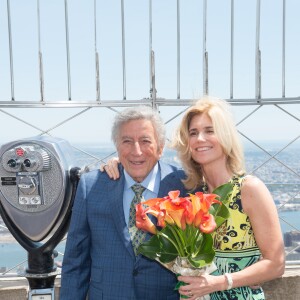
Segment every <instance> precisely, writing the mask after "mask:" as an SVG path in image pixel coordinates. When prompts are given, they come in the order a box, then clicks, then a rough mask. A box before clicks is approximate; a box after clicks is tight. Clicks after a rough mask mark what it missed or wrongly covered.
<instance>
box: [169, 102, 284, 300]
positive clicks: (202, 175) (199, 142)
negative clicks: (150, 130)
mask: <svg viewBox="0 0 300 300" xmlns="http://www.w3.org/2000/svg"><path fill="white" fill-rule="evenodd" d="M173 147H174V148H175V149H176V150H177V151H178V155H179V158H180V160H181V162H182V166H183V168H184V170H185V173H186V175H187V179H186V180H184V184H185V187H186V188H187V189H188V190H193V189H195V188H197V187H199V186H203V188H204V190H205V191H206V192H208V193H211V192H212V191H213V190H214V189H215V188H216V187H218V186H219V185H221V184H224V183H226V182H232V183H233V184H234V189H233V195H234V196H233V197H232V200H231V201H230V203H228V207H229V210H230V213H231V217H230V219H229V220H227V221H226V222H225V223H223V224H222V225H221V226H220V227H219V228H218V230H217V231H216V233H215V234H214V248H215V251H216V257H215V263H216V265H217V268H218V270H217V271H216V272H214V273H213V274H211V275H203V276H198V277H187V276H180V277H179V278H178V279H179V280H181V281H183V282H185V283H186V284H187V285H186V286H182V287H181V288H180V293H181V294H182V295H187V296H189V299H191V300H194V299H197V298H198V297H200V296H203V295H206V294H210V297H211V300H221V299H222V300H226V299H256V300H258V299H260V300H261V299H265V297H264V293H263V291H262V289H261V287H259V286H258V287H256V288H253V287H254V286H255V285H257V284H260V283H263V282H265V281H269V280H271V279H274V278H277V277H279V276H281V275H282V274H283V272H284V263H285V255H284V244H283V240H282V233H281V229H280V224H279V219H278V215H277V210H276V207H275V204H274V201H273V199H272V196H271V194H270V192H269V191H268V189H267V187H266V186H265V184H264V183H263V182H262V181H261V180H260V179H258V178H257V177H254V176H250V175H246V172H245V168H244V155H243V150H242V147H241V144H240V141H239V136H238V132H237V130H236V127H235V125H234V122H233V118H232V115H231V112H230V105H229V104H228V103H227V102H226V101H224V100H221V99H217V98H211V97H205V98H203V99H201V100H199V101H198V102H197V103H196V104H195V105H193V106H192V107H190V109H188V110H187V112H186V113H185V115H184V116H183V119H182V121H181V124H180V126H179V128H178V130H177V132H176V135H175V139H174V142H173ZM251 287H252V288H251Z"/></svg>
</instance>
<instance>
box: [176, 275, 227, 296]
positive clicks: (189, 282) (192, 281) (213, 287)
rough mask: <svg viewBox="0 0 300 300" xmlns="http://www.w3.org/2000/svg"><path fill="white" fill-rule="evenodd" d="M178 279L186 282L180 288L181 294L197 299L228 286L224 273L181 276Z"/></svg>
mask: <svg viewBox="0 0 300 300" xmlns="http://www.w3.org/2000/svg"><path fill="white" fill-rule="evenodd" d="M178 280H179V281H182V282H184V283H185V284H186V285H183V286H181V287H180V288H179V293H180V295H184V296H187V297H189V299H190V300H197V298H200V297H203V296H205V295H208V294H210V293H212V292H215V291H222V290H225V289H226V288H227V280H226V278H225V276H224V275H220V276H212V275H208V274H205V275H201V276H179V277H178Z"/></svg>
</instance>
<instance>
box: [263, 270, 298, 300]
mask: <svg viewBox="0 0 300 300" xmlns="http://www.w3.org/2000/svg"><path fill="white" fill-rule="evenodd" d="M263 289H264V291H265V295H266V299H267V300H283V299H284V300H295V299H300V275H298V276H283V277H282V278H278V279H274V280H272V281H270V282H267V283H265V284H264V285H263Z"/></svg>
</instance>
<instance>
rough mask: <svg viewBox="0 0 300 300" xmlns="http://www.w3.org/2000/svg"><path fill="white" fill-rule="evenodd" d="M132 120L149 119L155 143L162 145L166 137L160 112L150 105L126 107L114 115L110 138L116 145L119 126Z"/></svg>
mask: <svg viewBox="0 0 300 300" xmlns="http://www.w3.org/2000/svg"><path fill="white" fill-rule="evenodd" d="M133 120H149V121H151V123H152V125H153V128H154V132H155V134H156V137H157V144H158V146H159V147H163V146H164V144H165V139H166V130H165V125H164V122H163V120H162V118H161V116H160V114H159V113H158V112H157V111H156V110H154V109H152V108H151V107H150V106H135V107H130V108H126V109H124V110H123V111H121V112H120V113H118V114H117V115H116V117H115V120H114V123H113V126H112V131H111V139H112V141H113V142H114V144H115V146H116V147H117V143H118V138H119V135H120V128H121V126H122V125H123V124H125V123H127V122H129V121H133Z"/></svg>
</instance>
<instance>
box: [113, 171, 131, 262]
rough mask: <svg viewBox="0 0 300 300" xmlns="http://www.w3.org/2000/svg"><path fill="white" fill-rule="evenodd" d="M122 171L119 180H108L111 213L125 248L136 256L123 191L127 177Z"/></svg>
mask: <svg viewBox="0 0 300 300" xmlns="http://www.w3.org/2000/svg"><path fill="white" fill-rule="evenodd" d="M121 172H122V173H121V174H122V175H121V177H120V179H118V180H117V181H112V180H110V181H109V182H108V188H109V189H110V194H111V197H110V198H111V209H112V211H111V214H112V218H113V220H114V222H115V226H116V229H117V232H118V234H119V236H120V238H121V240H122V242H123V243H124V246H125V248H126V249H127V250H128V252H129V253H130V254H131V255H132V256H133V257H134V256H135V255H134V252H133V249H132V246H131V241H130V236H129V232H128V228H127V225H126V222H125V217H124V207H123V191H124V184H125V179H124V175H123V170H122V171H121Z"/></svg>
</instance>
